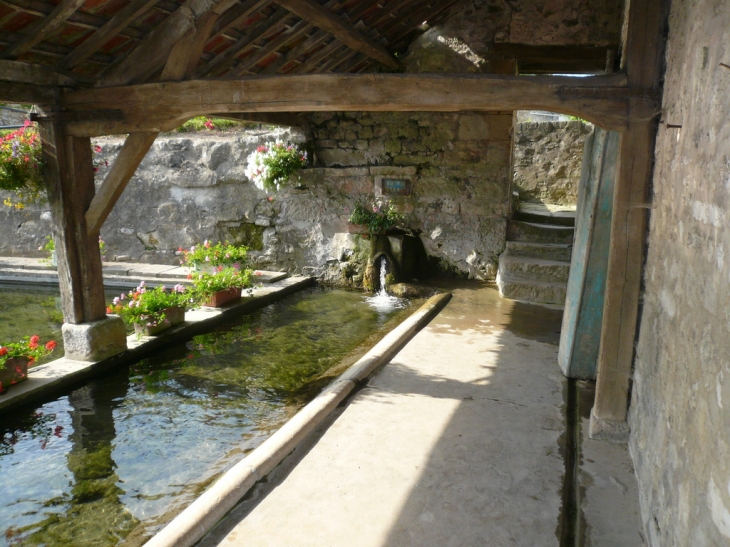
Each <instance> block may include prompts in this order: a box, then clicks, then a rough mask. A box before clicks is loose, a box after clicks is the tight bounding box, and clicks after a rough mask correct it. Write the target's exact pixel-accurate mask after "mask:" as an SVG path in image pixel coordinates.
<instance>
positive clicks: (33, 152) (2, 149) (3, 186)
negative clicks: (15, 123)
mask: <svg viewBox="0 0 730 547" xmlns="http://www.w3.org/2000/svg"><path fill="white" fill-rule="evenodd" d="M0 190H6V191H9V192H12V193H13V194H15V198H14V199H13V198H10V197H8V198H5V200H3V203H4V204H5V205H7V206H8V207H14V208H15V209H23V208H25V206H26V205H27V204H29V203H35V202H37V201H40V200H41V198H42V197H43V196H44V195H45V184H44V182H43V158H42V150H41V139H40V136H39V135H38V130H37V129H36V126H35V124H33V123H32V122H30V121H26V122H25V124H24V126H23V127H21V128H20V129H18V130H16V131H13V132H11V133H8V134H6V135H4V136H2V137H0Z"/></svg>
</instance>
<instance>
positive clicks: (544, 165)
mask: <svg viewBox="0 0 730 547" xmlns="http://www.w3.org/2000/svg"><path fill="white" fill-rule="evenodd" d="M591 127H592V126H591V124H589V123H586V122H583V121H580V120H576V121H558V122H520V123H517V124H515V157H514V182H513V187H514V190H515V191H517V192H519V194H520V200H521V201H530V202H540V203H554V204H556V205H575V204H576V203H577V202H578V184H579V182H580V170H581V164H582V161H583V146H584V144H585V140H586V136H587V135H588V133H590V131H591Z"/></svg>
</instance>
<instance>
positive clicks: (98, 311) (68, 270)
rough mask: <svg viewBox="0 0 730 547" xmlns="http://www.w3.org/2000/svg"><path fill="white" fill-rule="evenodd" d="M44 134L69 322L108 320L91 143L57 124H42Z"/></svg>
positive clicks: (50, 198) (51, 204)
mask: <svg viewBox="0 0 730 547" xmlns="http://www.w3.org/2000/svg"><path fill="white" fill-rule="evenodd" d="M40 134H41V138H42V141H43V160H44V162H45V179H46V184H47V185H48V200H49V202H50V206H51V211H52V214H53V222H54V228H53V230H54V234H53V235H54V240H55V242H56V253H57V255H58V280H59V283H60V286H61V302H62V306H63V315H64V318H65V320H66V322H68V323H86V322H91V321H97V320H100V319H103V318H105V317H106V311H105V310H106V307H105V304H104V285H103V281H102V276H101V255H100V253H99V235H98V233H97V234H90V233H89V232H88V230H87V229H86V220H85V219H84V214H85V213H86V209H87V208H88V206H89V204H90V203H91V201H92V199H93V198H94V191H95V190H94V166H93V163H92V158H91V142H90V139H88V138H84V137H70V136H67V135H66V134H65V128H64V125H63V124H62V123H61V122H57V121H50V120H44V121H41V122H40Z"/></svg>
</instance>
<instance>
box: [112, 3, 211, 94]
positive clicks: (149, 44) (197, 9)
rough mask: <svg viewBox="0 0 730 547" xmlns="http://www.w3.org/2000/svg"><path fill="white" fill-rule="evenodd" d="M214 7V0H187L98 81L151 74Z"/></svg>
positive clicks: (125, 80) (127, 80)
mask: <svg viewBox="0 0 730 547" xmlns="http://www.w3.org/2000/svg"><path fill="white" fill-rule="evenodd" d="M224 1H225V0H224ZM214 7H215V2H214V0H186V1H185V3H184V4H183V5H182V6H180V7H179V8H178V9H177V10H175V11H174V12H172V13H171V14H170V15H169V16H168V17H167V19H165V20H164V21H162V22H161V23H160V24H159V25H157V26H156V27H155V28H154V29H152V31H151V32H150V33H149V34H148V35H147V36H146V37H145V38H144V40H142V41H141V42H140V43H139V44H138V45H137V47H136V48H135V49H134V50H133V51H132V52H131V53H130V54H129V55H128V56H127V57H126V58H125V59H124V60H123V61H122V62H121V63H119V64H118V65H116V66H114V67H113V68H112V69H110V70H109V71H108V73H107V74H105V75H104V77H103V78H102V80H101V81H100V82H99V84H98V85H100V86H105V85H124V84H129V83H133V82H142V81H144V80H147V79H148V78H150V77H151V76H152V75H153V74H155V73H156V72H157V71H158V70H159V69H160V68H162V66H163V65H164V64H165V62H166V61H167V58H168V57H169V55H170V51H171V50H172V47H173V46H174V45H175V43H176V42H177V41H178V40H179V39H180V38H182V37H183V35H185V33H187V32H189V31H190V29H192V28H194V27H195V25H196V23H197V21H198V19H199V18H200V17H202V16H203V15H205V14H206V13H208V12H210V11H214Z"/></svg>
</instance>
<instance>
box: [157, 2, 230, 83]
mask: <svg viewBox="0 0 730 547" xmlns="http://www.w3.org/2000/svg"><path fill="white" fill-rule="evenodd" d="M219 17H220V15H218V14H217V13H213V12H211V13H208V14H206V15H203V17H201V18H200V21H198V25H197V27H196V29H195V32H188V33H187V34H185V35H184V36H183V37H182V38H180V39H179V40H178V41H177V43H176V44H175V45H174V46H173V48H172V51H171V52H170V56H169V57H168V59H167V63H166V64H165V68H164V69H163V70H162V75H161V76H160V81H162V82H168V81H176V80H182V79H185V78H191V77H192V76H193V74H194V73H195V68H196V67H197V66H198V62H200V58H201V56H202V55H203V49H204V48H205V44H206V42H207V41H208V38H209V37H210V33H211V32H212V31H213V26H214V25H215V23H216V21H217V20H218V18H219Z"/></svg>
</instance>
